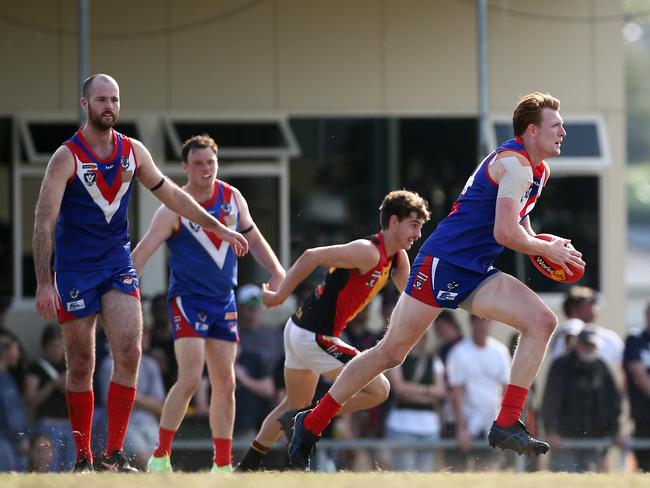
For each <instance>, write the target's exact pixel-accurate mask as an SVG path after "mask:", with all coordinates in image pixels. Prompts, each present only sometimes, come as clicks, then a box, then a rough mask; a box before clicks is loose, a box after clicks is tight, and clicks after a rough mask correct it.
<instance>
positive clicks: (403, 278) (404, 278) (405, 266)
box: [393, 249, 411, 292]
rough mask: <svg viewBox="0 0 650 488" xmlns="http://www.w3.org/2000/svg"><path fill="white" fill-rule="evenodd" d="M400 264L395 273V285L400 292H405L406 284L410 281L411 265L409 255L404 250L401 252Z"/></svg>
mask: <svg viewBox="0 0 650 488" xmlns="http://www.w3.org/2000/svg"><path fill="white" fill-rule="evenodd" d="M398 252H399V264H398V265H397V268H395V271H394V272H393V283H394V284H395V287H396V288H397V289H398V290H399V291H400V292H402V291H404V288H406V284H407V283H408V280H409V274H410V272H411V263H410V262H409V255H408V254H407V253H406V251H405V250H404V249H400V250H399V251H398Z"/></svg>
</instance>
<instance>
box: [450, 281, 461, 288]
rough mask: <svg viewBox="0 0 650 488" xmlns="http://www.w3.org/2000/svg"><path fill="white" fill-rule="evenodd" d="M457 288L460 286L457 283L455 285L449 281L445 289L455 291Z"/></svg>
mask: <svg viewBox="0 0 650 488" xmlns="http://www.w3.org/2000/svg"><path fill="white" fill-rule="evenodd" d="M459 286H460V285H459V284H458V283H456V282H455V281H450V282H449V283H447V289H448V290H455V289H456V288H458V287H459Z"/></svg>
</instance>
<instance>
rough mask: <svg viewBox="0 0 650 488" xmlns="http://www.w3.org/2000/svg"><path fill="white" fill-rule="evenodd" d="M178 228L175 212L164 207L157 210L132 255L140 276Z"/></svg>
mask: <svg viewBox="0 0 650 488" xmlns="http://www.w3.org/2000/svg"><path fill="white" fill-rule="evenodd" d="M178 226H179V222H178V215H176V214H175V213H174V212H172V211H171V210H169V209H168V208H167V207H165V206H164V205H161V206H160V207H159V208H158V210H156V213H155V214H154V216H153V219H152V220H151V225H150V226H149V229H147V233H146V234H145V235H144V237H143V238H142V240H141V241H140V242H139V243H138V245H137V246H136V247H135V249H134V250H133V252H132V253H131V258H132V259H133V266H134V267H135V270H136V271H137V273H138V274H140V273H141V272H142V268H144V266H145V264H147V261H149V258H150V257H151V256H152V255H153V253H155V252H156V250H157V249H158V247H160V245H161V244H162V243H163V242H165V241H166V240H167V239H169V238H170V237H171V236H172V235H173V234H174V232H176V231H177V230H178Z"/></svg>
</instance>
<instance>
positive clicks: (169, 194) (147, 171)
mask: <svg viewBox="0 0 650 488" xmlns="http://www.w3.org/2000/svg"><path fill="white" fill-rule="evenodd" d="M132 141H133V149H134V151H135V154H136V157H137V159H138V180H140V182H141V183H142V184H143V185H144V186H145V187H147V188H148V189H150V190H151V191H152V192H153V194H154V195H155V196H156V198H158V199H159V200H160V201H161V202H163V203H164V204H165V205H166V206H167V207H168V208H169V209H170V210H172V211H173V212H176V213H177V214H178V215H182V216H183V217H186V218H188V219H190V220H191V221H192V222H196V223H197V224H199V225H200V226H201V227H204V228H206V229H208V230H211V231H212V232H214V233H215V234H216V235H217V236H219V237H220V238H221V239H223V240H224V241H226V242H228V243H230V245H231V246H232V248H233V251H235V254H236V255H237V256H243V255H245V254H246V253H247V252H248V242H247V241H246V239H245V238H244V236H242V235H241V234H240V233H239V232H235V231H232V230H230V229H229V228H227V227H226V226H225V225H223V224H222V223H221V222H219V221H218V220H217V219H215V218H214V217H213V216H212V215H210V214H209V213H208V212H206V211H205V209H204V208H203V207H201V205H199V204H198V203H197V202H196V201H195V200H194V199H193V198H192V197H191V196H190V195H188V194H187V193H185V192H184V191H183V190H182V189H181V188H179V187H178V185H176V184H175V183H174V182H173V181H171V180H169V179H167V178H166V177H165V176H164V175H163V174H162V173H161V172H160V170H159V169H158V167H157V166H156V165H155V164H154V162H153V159H152V158H151V154H149V151H148V150H147V148H146V147H144V145H142V143H141V142H139V141H136V140H134V139H132Z"/></svg>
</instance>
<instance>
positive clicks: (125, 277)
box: [120, 275, 133, 285]
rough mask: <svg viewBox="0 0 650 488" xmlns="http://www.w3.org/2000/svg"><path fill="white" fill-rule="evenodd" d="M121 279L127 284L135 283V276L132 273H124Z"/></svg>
mask: <svg viewBox="0 0 650 488" xmlns="http://www.w3.org/2000/svg"><path fill="white" fill-rule="evenodd" d="M120 279H121V280H122V283H124V284H125V285H132V284H133V276H131V275H122V276H121V277H120Z"/></svg>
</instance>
